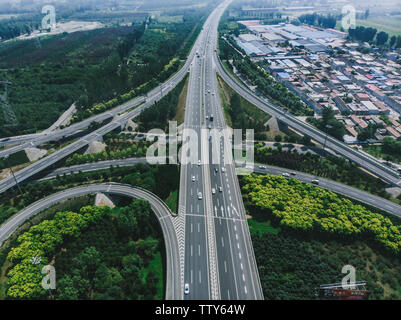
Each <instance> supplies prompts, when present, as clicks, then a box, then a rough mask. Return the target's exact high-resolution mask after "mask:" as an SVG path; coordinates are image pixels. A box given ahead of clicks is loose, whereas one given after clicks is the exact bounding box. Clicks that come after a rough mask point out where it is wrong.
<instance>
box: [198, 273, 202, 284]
mask: <svg viewBox="0 0 401 320" xmlns="http://www.w3.org/2000/svg"><path fill="white" fill-rule="evenodd" d="M199 283H202V273H201V271H200V270H199Z"/></svg>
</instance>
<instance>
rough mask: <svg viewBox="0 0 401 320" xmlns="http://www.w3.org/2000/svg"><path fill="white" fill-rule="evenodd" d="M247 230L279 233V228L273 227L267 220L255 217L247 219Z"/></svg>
mask: <svg viewBox="0 0 401 320" xmlns="http://www.w3.org/2000/svg"><path fill="white" fill-rule="evenodd" d="M248 225H249V230H250V231H251V233H255V234H256V233H258V234H261V233H262V234H263V233H272V234H278V233H280V228H276V227H273V226H272V224H271V222H270V221H269V220H267V221H257V220H255V219H253V218H252V219H248Z"/></svg>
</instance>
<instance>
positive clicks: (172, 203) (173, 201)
mask: <svg viewBox="0 0 401 320" xmlns="http://www.w3.org/2000/svg"><path fill="white" fill-rule="evenodd" d="M166 204H167V206H168V207H169V208H170V210H171V211H172V212H174V213H177V211H178V210H177V206H178V190H175V191H173V192H172V193H171V194H170V196H169V197H168V198H167V200H166Z"/></svg>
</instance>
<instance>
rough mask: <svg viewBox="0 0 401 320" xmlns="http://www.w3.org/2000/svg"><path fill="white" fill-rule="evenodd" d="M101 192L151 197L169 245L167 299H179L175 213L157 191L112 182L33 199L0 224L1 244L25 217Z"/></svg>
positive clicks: (180, 293) (178, 261) (141, 197)
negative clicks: (64, 202) (29, 203)
mask: <svg viewBox="0 0 401 320" xmlns="http://www.w3.org/2000/svg"><path fill="white" fill-rule="evenodd" d="M99 192H100V193H105V194H109V195H118V196H124V197H131V198H136V199H145V200H147V201H149V203H150V205H151V208H152V211H153V212H154V214H155V215H156V217H157V219H158V221H159V223H160V227H161V229H162V232H163V237H164V244H165V249H166V299H167V300H177V299H180V298H181V296H182V290H181V278H180V276H179V272H177V270H179V269H180V266H179V265H180V260H179V255H178V243H177V235H176V232H175V227H174V222H173V220H174V219H175V217H174V216H173V214H172V213H171V211H170V209H169V208H168V207H167V206H166V204H165V203H164V202H163V201H162V200H160V199H159V198H158V197H157V196H156V195H154V194H152V193H150V192H149V191H146V190H143V189H138V188H134V187H132V186H129V185H122V184H115V183H111V184H93V185H87V186H81V187H76V188H73V189H67V190H64V191H62V192H59V193H56V194H53V195H51V196H49V197H47V198H44V199H42V200H40V201H38V202H35V203H33V204H32V205H30V206H29V207H27V208H25V209H24V210H22V211H20V212H19V213H18V214H16V215H14V216H13V217H12V218H11V219H10V220H8V221H7V222H6V223H4V224H3V225H1V227H0V246H1V244H2V243H3V242H4V241H5V240H6V239H7V238H8V237H9V236H10V235H11V234H12V233H13V232H14V231H15V230H17V229H18V227H19V226H21V225H22V224H23V223H24V222H25V221H27V220H29V219H30V218H31V217H33V216H35V215H36V214H38V213H40V212H42V211H43V210H45V209H47V208H49V207H51V206H52V205H54V204H57V203H59V202H62V201H65V200H68V199H73V198H77V197H82V196H84V195H88V194H96V193H99Z"/></svg>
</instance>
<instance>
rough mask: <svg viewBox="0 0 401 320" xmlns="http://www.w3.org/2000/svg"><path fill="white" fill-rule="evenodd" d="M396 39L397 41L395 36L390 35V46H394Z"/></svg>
mask: <svg viewBox="0 0 401 320" xmlns="http://www.w3.org/2000/svg"><path fill="white" fill-rule="evenodd" d="M396 41H397V37H396V36H392V37H391V38H390V48H392V47H394V45H395V43H396Z"/></svg>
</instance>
